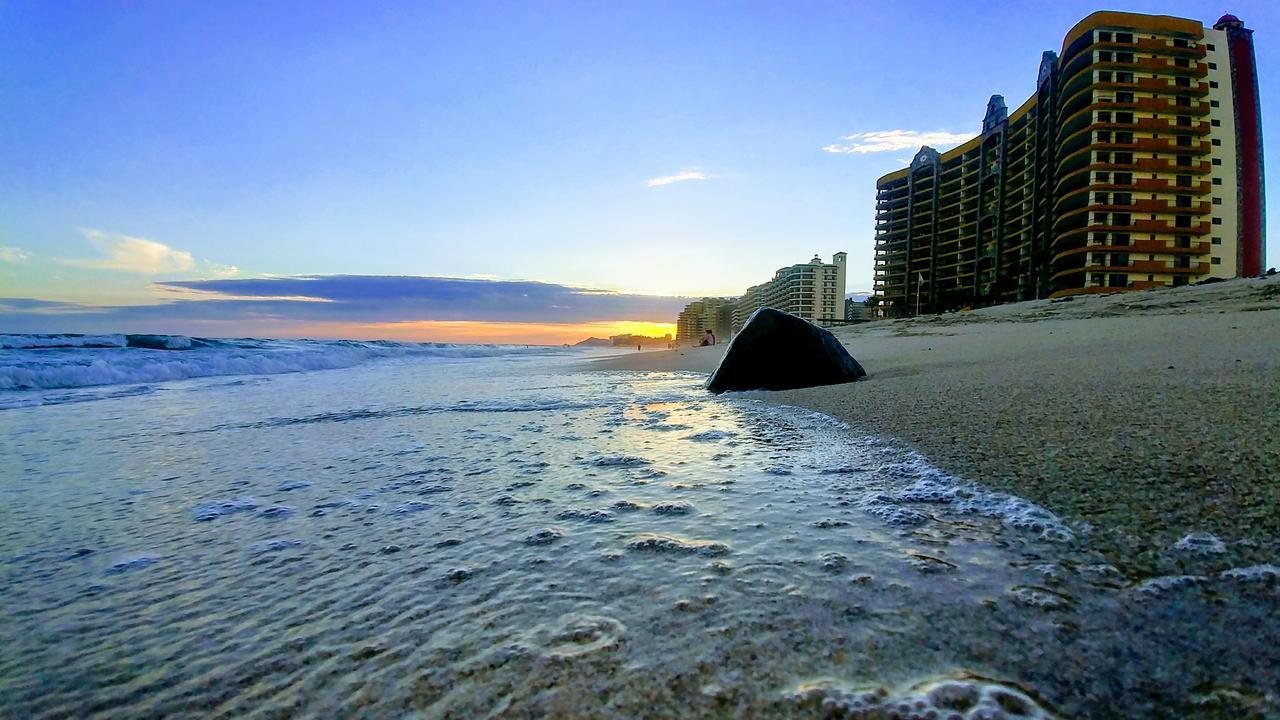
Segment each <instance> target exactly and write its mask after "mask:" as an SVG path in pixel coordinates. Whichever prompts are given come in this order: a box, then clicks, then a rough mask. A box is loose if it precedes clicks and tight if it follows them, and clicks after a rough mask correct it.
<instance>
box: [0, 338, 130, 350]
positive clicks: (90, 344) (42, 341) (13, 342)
mask: <svg viewBox="0 0 1280 720" xmlns="http://www.w3.org/2000/svg"><path fill="white" fill-rule="evenodd" d="M124 346H125V339H124V335H0V350H23V349H29V348H113V347H114V348H119V347H124Z"/></svg>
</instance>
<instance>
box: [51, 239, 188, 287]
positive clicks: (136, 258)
mask: <svg viewBox="0 0 1280 720" xmlns="http://www.w3.org/2000/svg"><path fill="white" fill-rule="evenodd" d="M80 234H81V235H84V236H85V238H86V239H87V240H88V241H89V242H90V243H93V246H94V247H95V248H97V249H98V252H100V253H102V254H103V255H105V257H100V258H69V259H60V260H59V262H61V263H64V264H66V265H75V266H77V267H85V268H93V269H95V270H119V271H122V272H132V273H139V274H142V275H159V274H161V273H174V272H184V271H187V270H191V269H192V268H194V267H195V266H196V260H195V258H193V257H192V256H191V253H189V252H187V251H185V250H175V249H173V248H171V247H169V246H168V245H165V244H164V243H158V242H156V241H154V240H147V239H145V238H139V237H130V236H129V235H122V234H120V233H113V232H105V231H102V230H95V229H93V228H81V230H80Z"/></svg>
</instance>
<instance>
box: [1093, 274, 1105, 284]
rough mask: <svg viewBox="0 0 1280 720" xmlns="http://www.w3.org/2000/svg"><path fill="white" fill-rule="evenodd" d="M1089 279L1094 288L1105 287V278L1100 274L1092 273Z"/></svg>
mask: <svg viewBox="0 0 1280 720" xmlns="http://www.w3.org/2000/svg"><path fill="white" fill-rule="evenodd" d="M1091 279H1092V280H1093V284H1094V285H1095V286H1096V287H1106V285H1107V276H1106V275H1103V274H1102V273H1094V274H1093V277H1092V278H1091Z"/></svg>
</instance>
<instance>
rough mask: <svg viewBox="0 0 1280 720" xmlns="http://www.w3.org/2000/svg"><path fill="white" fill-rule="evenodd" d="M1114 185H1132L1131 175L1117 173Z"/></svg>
mask: <svg viewBox="0 0 1280 720" xmlns="http://www.w3.org/2000/svg"><path fill="white" fill-rule="evenodd" d="M1115 184H1116V185H1132V184H1133V173H1127V172H1118V173H1116V183H1115Z"/></svg>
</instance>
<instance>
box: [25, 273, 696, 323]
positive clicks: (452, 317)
mask: <svg viewBox="0 0 1280 720" xmlns="http://www.w3.org/2000/svg"><path fill="white" fill-rule="evenodd" d="M154 286H155V287H156V288H157V289H161V290H167V291H177V292H175V293H174V294H173V297H174V298H176V299H172V300H170V301H169V302H163V303H158V304H154V305H134V306H117V307H106V308H103V307H94V308H92V309H89V308H86V309H85V312H84V314H83V317H78V316H77V315H76V314H75V313H74V312H71V311H72V310H74V309H73V308H58V311H57V312H56V313H55V312H53V311H54V308H53V307H48V308H45V307H39V306H35V305H29V304H28V303H31V302H33V301H29V300H28V301H19V300H7V299H4V298H0V324H3V325H4V326H5V327H6V328H12V329H10V330H9V331H10V332H177V333H186V334H201V328H204V331H203V332H204V333H208V332H210V331H211V330H210V328H217V330H216V332H217V333H218V334H220V335H235V334H245V333H246V332H248V331H249V330H250V329H252V330H253V331H254V332H267V333H272V334H279V335H285V334H289V333H290V332H291V328H292V329H293V331H294V332H296V329H297V328H299V327H303V326H306V325H314V324H318V323H338V324H345V325H346V326H351V325H352V324H361V323H363V324H375V323H376V324H385V323H414V322H428V321H430V322H444V321H465V322H481V323H560V324H581V323H591V322H620V321H637V322H655V321H656V322H672V321H674V319H675V317H676V315H677V314H678V313H679V312H680V310H681V308H683V307H684V305H685V304H686V303H687V302H689V298H684V297H674V296H660V295H639V294H634V293H621V292H615V291H611V290H599V289H593V288H581V287H573V286H568V285H557V284H554V283H543V282H535V281H523V280H520V281H517V280H476V279H467V278H445V277H420V276H386V275H320V276H314V275H312V276H300V277H269V278H222V279H206V280H180V281H179V280H174V281H167V282H157V283H155V284H154ZM24 304H26V305H25V306H24Z"/></svg>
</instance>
